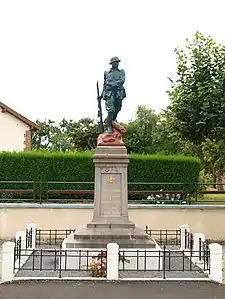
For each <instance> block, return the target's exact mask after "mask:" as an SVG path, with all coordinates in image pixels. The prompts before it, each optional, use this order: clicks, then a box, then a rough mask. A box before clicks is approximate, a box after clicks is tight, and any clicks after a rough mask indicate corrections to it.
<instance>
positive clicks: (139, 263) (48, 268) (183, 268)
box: [14, 246, 210, 279]
mask: <svg viewBox="0 0 225 299" xmlns="http://www.w3.org/2000/svg"><path fill="white" fill-rule="evenodd" d="M105 252H106V250H104V249H103V250H100V249H99V250H96V249H91V250H87V249H82V250H74V251H69V250H63V249H62V248H61V247H60V248H58V249H57V248H56V249H34V250H31V249H27V250H20V254H19V255H18V260H17V263H15V264H14V270H19V272H18V273H17V276H27V274H26V273H27V271H29V272H28V273H29V275H32V276H36V277H44V276H48V273H51V274H50V275H51V276H53V277H59V278H62V277H68V276H75V277H79V276H83V277H90V276H93V268H92V263H93V259H95V258H96V256H99V254H100V255H101V256H102V257H106V260H107V256H105V254H104V253H105ZM196 257H199V251H196V252H195V251H192V252H190V256H189V257H187V256H186V255H185V251H179V250H168V249H167V248H166V246H164V247H163V249H162V250H154V251H153V250H129V249H128V250H119V257H118V259H119V261H120V263H119V276H120V277H123V276H124V275H125V277H126V273H129V275H130V273H134V274H132V275H134V277H140V275H147V277H151V276H152V277H159V278H163V279H166V278H167V277H168V275H170V277H171V273H172V274H173V273H174V274H175V277H180V273H181V272H183V273H185V272H192V273H193V274H194V275H196V276H197V277H199V273H202V274H203V275H204V272H205V271H209V272H210V264H209V262H208V260H207V259H204V260H203V263H202V267H201V268H200V267H199V266H197V265H196V264H194V262H193V259H194V258H195V259H196ZM24 259H25V260H26V262H25V263H22V262H21V261H22V260H24ZM71 261H72V262H71ZM152 262H153V264H154V265H155V266H154V267H152ZM102 265H103V263H102V262H100V263H99V267H100V268H101V267H102ZM102 270H104V271H107V268H104V269H102ZM31 271H32V274H31ZM43 272H46V273H45V274H43ZM176 272H177V273H176ZM132 275H131V277H132ZM136 275H137V276H136ZM138 275H139V276H138ZM178 275H179V276H178ZM184 275H185V274H184ZM141 277H142V276H141ZM145 277H146V276H145Z"/></svg>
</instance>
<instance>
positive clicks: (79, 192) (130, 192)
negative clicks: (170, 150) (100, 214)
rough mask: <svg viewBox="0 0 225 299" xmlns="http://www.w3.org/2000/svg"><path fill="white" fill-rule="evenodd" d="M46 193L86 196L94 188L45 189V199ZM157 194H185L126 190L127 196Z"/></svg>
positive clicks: (173, 191) (176, 191) (182, 192)
mask: <svg viewBox="0 0 225 299" xmlns="http://www.w3.org/2000/svg"><path fill="white" fill-rule="evenodd" d="M48 194H60V195H62V194H65V195H74V196H81V197H82V196H87V195H91V196H94V190H72V189H71V190H59V189H51V190H48V191H47V199H49V198H48ZM157 194H159V195H160V194H164V195H166V194H168V195H175V196H177V195H178V194H181V195H182V196H181V197H183V195H185V193H184V191H181V190H162V191H159V190H158V191H156V190H128V195H129V196H149V195H157ZM49 200H54V199H49Z"/></svg>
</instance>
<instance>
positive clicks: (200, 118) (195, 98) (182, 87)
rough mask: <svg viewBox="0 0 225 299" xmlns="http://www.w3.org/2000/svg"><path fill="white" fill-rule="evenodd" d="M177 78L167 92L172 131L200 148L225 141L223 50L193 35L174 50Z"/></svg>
mask: <svg viewBox="0 0 225 299" xmlns="http://www.w3.org/2000/svg"><path fill="white" fill-rule="evenodd" d="M175 53H176V56H177V75H178V78H177V80H176V81H175V82H173V81H172V80H171V81H172V87H171V90H170V91H169V97H170V100H171V105H170V112H171V114H172V116H173V120H174V121H173V126H174V129H175V130H176V131H177V132H179V133H180V134H181V136H182V137H184V138H185V139H187V140H190V141H192V142H193V143H195V144H200V143H201V142H203V141H204V140H206V139H207V138H208V139H210V140H213V139H215V140H219V139H221V138H224V137H225V118H224V115H225V46H224V45H220V44H217V43H216V42H215V41H214V40H213V39H212V38H211V37H204V36H203V34H201V33H199V32H196V34H195V36H194V38H193V40H192V41H189V40H187V46H186V49H185V50H183V49H179V48H177V49H175Z"/></svg>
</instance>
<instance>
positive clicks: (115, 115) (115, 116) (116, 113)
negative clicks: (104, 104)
mask: <svg viewBox="0 0 225 299" xmlns="http://www.w3.org/2000/svg"><path fill="white" fill-rule="evenodd" d="M117 115H118V112H115V113H114V114H113V121H117V120H116V118H117Z"/></svg>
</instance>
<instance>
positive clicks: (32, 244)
mask: <svg viewBox="0 0 225 299" xmlns="http://www.w3.org/2000/svg"><path fill="white" fill-rule="evenodd" d="M27 230H28V233H29V232H30V233H31V235H30V238H31V242H30V243H29V246H30V248H31V249H35V247H36V224H35V223H29V224H28V226H27Z"/></svg>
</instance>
